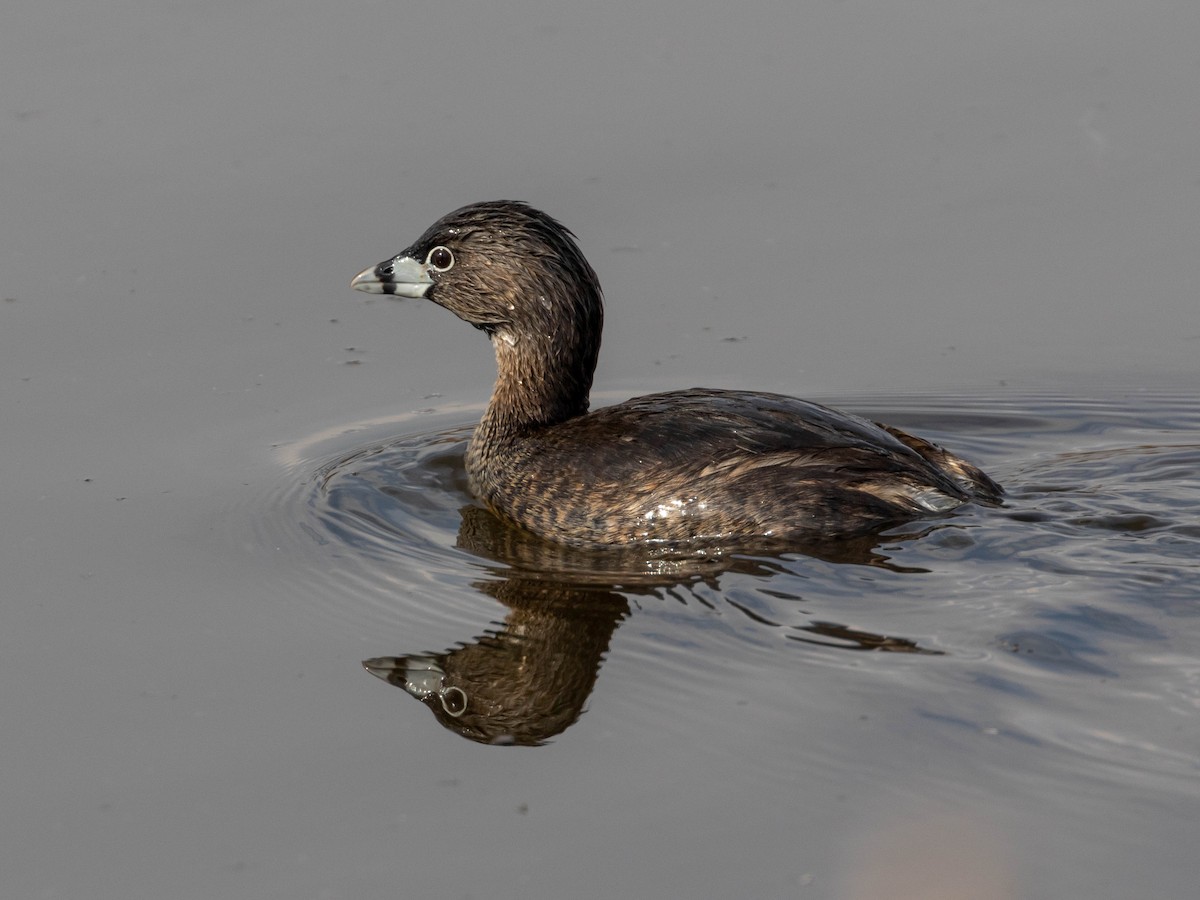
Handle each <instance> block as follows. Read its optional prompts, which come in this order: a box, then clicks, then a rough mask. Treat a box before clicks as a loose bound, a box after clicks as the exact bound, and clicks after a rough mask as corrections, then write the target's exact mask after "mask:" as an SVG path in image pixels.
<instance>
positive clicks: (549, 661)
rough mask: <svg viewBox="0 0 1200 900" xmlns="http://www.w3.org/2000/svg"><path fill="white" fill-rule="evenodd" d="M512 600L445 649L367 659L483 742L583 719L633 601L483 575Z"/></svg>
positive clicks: (534, 738)
mask: <svg viewBox="0 0 1200 900" xmlns="http://www.w3.org/2000/svg"><path fill="white" fill-rule="evenodd" d="M476 586H477V587H478V588H479V589H480V590H481V591H483V592H484V593H486V594H488V595H490V596H492V597H494V598H495V599H497V600H499V601H500V602H501V603H503V604H504V605H505V606H507V607H508V608H509V612H508V615H507V617H506V618H505V620H504V624H503V626H502V627H501V628H499V629H497V630H496V631H495V632H493V633H491V634H484V635H482V636H480V637H478V638H476V640H475V641H474V642H473V643H470V644H464V645H462V646H460V647H458V648H456V649H453V650H448V651H446V652H445V653H439V654H433V655H426V656H421V655H409V656H396V657H384V658H379V659H368V660H366V661H365V662H364V663H363V666H364V667H365V668H366V669H367V671H368V672H370V673H371V674H372V675H377V676H379V677H380V678H382V679H384V680H385V681H387V682H388V683H389V684H394V685H395V686H396V687H400V688H404V689H405V690H406V691H408V693H410V694H412V696H414V697H416V698H417V699H418V700H420V701H422V702H423V703H424V704H425V705H426V706H428V707H429V708H430V709H431V710H433V714H434V716H435V717H436V718H437V720H438V721H439V722H440V723H441V724H442V725H443V726H444V727H445V728H448V729H449V730H451V731H454V732H457V733H458V734H461V735H462V736H463V737H466V738H470V739H471V740H473V741H479V742H480V743H484V744H521V745H527V746H528V745H536V744H541V743H544V742H545V741H546V739H548V738H550V737H553V736H554V735H556V734H559V733H561V732H562V731H564V730H565V729H567V728H568V727H570V726H571V725H572V724H574V722H575V720H576V719H578V718H579V715H580V713H582V712H583V707H584V704H585V703H586V702H587V698H588V696H589V695H590V694H591V692H592V686H593V685H594V684H595V683H596V675H597V674H598V673H599V671H600V660H601V657H602V656H603V654H604V652H605V651H606V650H607V649H608V641H609V638H611V637H612V633H613V631H614V630H615V629H616V627H617V623H618V622H619V621H620V620H621V619H622V618H623V617H624V616H625V615H626V614H627V613H628V611H629V607H628V606H627V605H626V602H625V598H624V597H622V596H621V595H620V594H616V593H613V592H606V591H600V590H585V589H571V588H559V587H558V586H555V585H553V584H546V583H539V582H535V581H529V580H525V579H512V580H508V581H492V582H487V581H485V582H479V583H477V585H476Z"/></svg>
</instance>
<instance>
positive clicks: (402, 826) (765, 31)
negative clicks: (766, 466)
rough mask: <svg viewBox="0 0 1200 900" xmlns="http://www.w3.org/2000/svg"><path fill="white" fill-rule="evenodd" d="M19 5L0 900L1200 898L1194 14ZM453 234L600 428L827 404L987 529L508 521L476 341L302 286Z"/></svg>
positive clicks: (418, 313) (9, 98)
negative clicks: (553, 529) (596, 294)
mask: <svg viewBox="0 0 1200 900" xmlns="http://www.w3.org/2000/svg"><path fill="white" fill-rule="evenodd" d="M21 6H22V8H21V9H20V10H19V14H16V13H15V14H14V15H13V16H10V17H9V18H10V19H11V21H6V23H5V27H4V28H0V81H2V83H3V84H4V85H5V93H4V98H5V99H4V102H3V103H0V146H2V147H3V152H2V154H0V167H2V168H3V174H4V177H2V178H0V200H2V202H3V209H4V211H5V215H4V216H2V217H0V498H2V499H3V507H2V508H3V515H2V516H0V571H2V572H3V573H4V579H3V582H2V586H0V612H2V613H3V628H0V719H2V721H3V723H4V742H3V754H0V800H2V802H3V809H4V815H3V816H2V817H0V896H2V897H5V898H7V897H16V898H26V897H28V898H38V900H53V898H75V897H88V898H95V900H110V898H111V900H131V898H132V900H141V898H146V900H158V898H163V897H169V898H176V900H191V898H196V900H209V898H214V897H220V898H226V897H228V898H242V897H245V898H254V900H264V898H280V900H283V898H287V900H291V898H295V897H318V898H325V900H336V898H361V897H376V896H388V897H418V898H433V900H463V898H466V897H474V898H484V897H487V898H499V900H505V898H517V897H519V898H522V900H525V898H561V897H571V898H580V900H606V898H612V897H678V896H686V897H690V898H698V900H708V898H713V900H718V898H728V897H756V898H757V897H762V898H772V900H774V898H787V900H795V898H804V900H809V898H811V900H827V898H833V900H848V898H850V900H853V898H859V897H878V896H885V895H886V896H889V897H893V898H900V897H904V896H905V895H906V892H907V896H912V897H920V898H922V900H929V898H940V897H953V898H959V897H972V898H977V900H978V898H985V900H991V898H1000V897H1004V898H1012V897H1020V898H1026V897H1028V898H1061V897H1081V896H1084V897H1089V898H1093V900H1108V898H1111V900H1126V898H1128V897H1155V898H1171V900H1174V898H1187V900H1191V898H1193V897H1194V896H1195V895H1196V877H1195V876H1196V871H1197V865H1196V859H1195V856H1196V853H1195V850H1196V838H1195V823H1196V821H1197V819H1198V818H1200V798H1198V797H1197V787H1196V785H1197V782H1198V779H1197V772H1196V763H1195V760H1196V759H1197V753H1198V750H1200V740H1198V737H1200V736H1198V734H1197V710H1196V701H1197V690H1198V688H1197V684H1198V681H1200V675H1198V667H1197V659H1196V657H1197V647H1200V641H1198V640H1197V637H1198V635H1197V627H1196V624H1195V623H1196V607H1197V596H1196V594H1197V590H1196V588H1195V583H1196V580H1197V579H1196V578H1195V575H1196V571H1195V559H1196V553H1195V550H1196V546H1195V545H1196V527H1197V525H1196V514H1195V510H1196V509H1197V503H1196V500H1197V497H1196V492H1197V483H1198V481H1200V478H1198V477H1197V465H1196V463H1197V453H1196V449H1195V448H1196V446H1197V444H1200V439H1198V438H1197V433H1198V429H1197V415H1196V413H1197V401H1196V399H1195V398H1196V396H1197V390H1196V388H1197V385H1198V384H1200V367H1198V366H1197V358H1198V356H1197V348H1198V347H1200V343H1198V339H1200V304H1197V301H1196V290H1195V286H1196V285H1197V284H1200V254H1197V253H1196V235H1197V215H1196V210H1197V209H1198V208H1200V207H1198V204H1197V199H1198V198H1197V180H1196V172H1197V165H1196V152H1195V148H1196V147H1197V146H1200V118H1198V117H1197V116H1196V114H1195V109H1196V100H1195V98H1196V96H1197V95H1198V93H1200V78H1198V75H1200V70H1198V69H1197V67H1196V52H1195V48H1196V46H1197V43H1198V40H1200V7H1198V6H1197V5H1196V4H1195V3H1194V2H1190V0H1162V2H1156V3H1152V4H1136V5H1135V4H1129V3H1120V2H1115V0H1093V2H1091V3H1088V4H1078V3H1077V4H1065V3H1045V2H1032V0H1010V2H1007V3H1003V4H997V3H990V4H989V3H975V4H961V3H939V2H924V3H917V4H895V3H887V2H881V0H861V2H858V3H854V4H846V3H840V4H839V3H802V4H779V3H773V2H770V0H751V2H748V3H740V4H736V5H731V4H710V5H709V7H708V8H704V9H698V8H697V7H695V6H694V5H689V6H688V7H686V8H685V7H684V6H683V5H682V4H670V3H663V4H656V5H654V6H653V7H647V6H646V5H645V4H631V3H620V2H613V3H608V4H603V5H600V4H593V5H587V6H582V5H563V4H551V3H546V2H544V0H512V2H510V3H506V4H504V5H503V6H500V5H497V4H494V3H493V4H485V3H479V2H463V3H459V4H451V5H448V4H442V5H440V6H438V7H437V8H436V9H433V8H430V9H420V10H418V9H416V8H415V7H411V5H406V4H396V3H379V2H375V0H345V2H342V3H338V4H336V5H335V4H328V3H325V4H321V3H310V2H304V0H297V2H291V3H287V4H283V3H279V2H277V0H262V2H256V3H251V4H241V5H228V4H227V5H224V6H219V7H214V6H213V5H212V4H181V3H174V4H161V3H150V2H147V0H110V2H108V3H104V4H91V5H89V4H78V3H76V4H22V5H21ZM500 197H509V198H513V199H523V200H527V201H529V202H531V203H533V204H534V205H536V206H538V207H540V208H543V209H546V210H547V211H548V212H550V213H551V214H553V215H555V216H556V217H557V218H559V219H561V220H562V221H563V222H564V223H565V224H567V225H568V226H569V227H570V228H571V229H572V230H574V231H575V232H576V234H577V235H578V236H579V240H580V244H581V246H582V248H583V250H584V252H585V253H586V254H587V256H588V259H589V260H590V262H591V263H592V265H593V266H594V267H595V269H596V271H597V272H598V273H599V275H600V278H601V282H602V284H603V285H604V288H605V297H606V304H607V321H606V330H605V336H604V347H603V350H602V352H601V358H600V367H599V370H598V371H597V377H596V385H597V389H598V391H599V392H600V393H599V395H598V397H597V398H596V399H595V404H597V405H598V404H600V403H606V402H613V401H616V400H620V399H624V398H626V397H630V396H633V395H635V394H640V393H647V392H651V391H659V390H670V389H678V388H688V387H692V386H695V385H704V386H710V387H718V388H732V389H749V390H765V391H775V392H779V393H784V394H791V395H797V396H802V397H806V398H812V399H817V400H821V401H825V402H829V403H831V404H833V405H836V406H840V407H844V408H846V409H849V410H851V411H854V412H859V413H863V414H866V415H869V416H872V417H876V418H879V419H882V420H884V421H888V422H891V423H894V424H896V425H899V426H902V427H906V428H909V429H911V430H913V431H915V432H917V433H919V434H922V435H925V436H928V437H932V438H935V439H938V440H940V441H942V442H943V443H945V444H946V445H947V446H949V447H951V448H953V449H954V450H956V451H959V452H962V453H963V454H964V455H967V456H968V457H971V458H973V459H975V460H977V461H979V462H980V463H982V464H984V465H985V466H986V468H987V470H988V471H989V472H990V473H991V474H994V475H995V476H996V477H997V478H999V479H1000V480H1001V481H1003V482H1004V483H1005V485H1006V486H1007V487H1008V489H1009V496H1008V501H1007V505H1006V506H1005V507H1004V508H1002V509H998V510H977V509H967V510H964V511H962V512H961V513H960V514H959V515H956V516H954V517H952V518H949V519H944V520H931V521H928V522H924V523H920V524H917V525H913V526H910V527H904V528H900V529H896V530H894V531H893V532H892V533H889V534H887V535H884V536H883V537H882V538H881V539H880V540H879V541H878V542H876V543H874V544H873V545H870V544H867V543H859V544H856V545H850V546H846V545H840V546H836V547H833V546H826V547H822V548H808V549H809V551H810V552H809V553H792V554H784V555H774V556H771V555H762V556H755V555H753V554H747V553H741V554H726V555H724V556H721V557H720V558H716V559H710V560H707V561H703V562H702V561H693V562H691V563H689V564H687V565H681V564H679V563H678V562H674V561H670V560H664V559H637V558H623V559H620V560H613V559H599V558H596V557H594V556H587V555H580V554H573V553H559V552H551V551H549V550H548V549H547V548H546V547H544V546H541V545H538V544H536V543H531V542H528V541H522V540H519V539H518V536H516V535H514V534H513V533H512V532H511V531H509V530H507V529H505V528H503V527H502V526H501V525H499V524H498V523H497V522H496V521H495V520H494V519H491V518H489V517H488V516H486V515H484V514H482V513H481V512H480V511H479V510H478V509H477V508H476V507H475V505H474V504H473V503H472V502H471V501H470V499H469V498H468V497H467V495H466V493H465V490H464V484H463V481H462V472H461V454H462V444H463V441H464V440H465V437H466V433H467V432H466V430H465V429H467V428H469V427H470V425H471V424H472V423H473V422H474V421H475V420H476V419H477V417H478V415H479V412H480V410H481V404H482V403H483V402H484V401H485V399H486V397H487V392H488V388H489V386H490V384H491V379H492V377H493V372H494V370H493V362H492V359H491V354H490V352H489V350H488V348H487V346H486V343H485V341H484V340H483V338H482V337H481V336H480V335H479V334H478V333H477V332H474V331H473V330H472V329H469V328H467V327H466V326H464V325H463V324H462V323H461V322H459V321H457V320H455V319H454V318H453V317H452V316H449V315H447V314H446V313H445V311H444V310H440V309H438V308H436V307H434V306H432V305H430V304H419V303H408V304H397V303H385V302H383V301H378V302H371V301H370V300H367V301H366V302H364V299H363V295H361V294H358V293H356V292H354V291H352V290H351V289H350V288H349V280H350V278H351V277H352V276H353V275H354V273H355V272H358V271H360V270H361V269H362V268H364V267H365V266H367V265H369V264H373V263H375V262H377V261H378V260H380V259H385V258H387V257H388V256H389V255H390V254H392V253H395V252H396V251H397V250H399V249H400V248H401V247H403V246H406V245H407V244H408V243H410V242H411V241H412V240H413V239H414V238H415V237H416V236H417V235H419V234H420V233H421V232H422V231H423V230H424V229H425V228H426V227H427V226H428V225H429V224H430V223H431V222H432V221H433V220H434V219H436V218H437V217H439V216H441V215H443V214H444V213H446V212H448V211H449V210H451V209H454V208H456V207H458V206H460V205H462V204H465V203H470V202H474V201H479V200H487V199H496V198H500ZM448 652H449V654H452V656H450V657H447V653H448ZM400 658H405V659H407V660H408V662H409V665H411V667H412V673H413V678H414V680H415V681H416V683H417V685H418V687H419V690H418V691H417V692H418V693H420V694H422V696H424V697H425V700H424V702H422V701H421V700H418V699H414V698H413V697H412V696H410V695H408V694H407V693H406V692H405V691H402V690H397V689H395V688H394V687H391V686H390V685H389V683H388V682H387V681H385V680H382V679H381V678H378V677H375V675H373V674H371V672H370V671H367V670H365V669H364V667H363V661H364V660H375V661H377V662H375V663H373V668H374V670H375V671H376V672H378V674H380V675H384V676H389V675H394V674H395V671H396V664H395V663H394V662H387V661H389V660H396V659H400ZM435 663H436V664H438V665H440V666H441V667H442V668H444V669H445V670H446V672H447V673H448V675H447V677H450V676H453V678H454V679H457V680H456V681H455V683H453V684H449V685H447V684H443V683H441V682H440V681H439V676H438V675H437V672H436V671H435V670H434V669H433V668H432V666H433V665H434V664H435ZM497 673H502V674H497ZM556 679H557V680H556ZM439 691H440V693H439ZM464 699H465V701H466V703H467V706H466V707H465V708H464V707H463V706H462V704H463V702H464ZM472 700H474V701H475V702H476V703H477V704H479V705H482V704H483V703H484V701H486V703H487V704H489V705H488V706H487V709H488V710H490V715H489V716H488V717H479V716H475V715H474V714H473V712H472V710H473V709H474V707H471V706H470V703H471V701H472ZM460 709H462V710H464V711H462V712H461V713H460ZM489 722H492V723H495V722H500V723H501V724H500V727H499V728H495V727H492V728H489V727H488V726H489ZM464 732H465V733H466V735H467V737H464ZM469 738H474V739H469ZM495 738H499V739H500V740H501V741H502V742H504V743H506V744H507V745H506V746H492V745H491V744H490V743H485V741H487V742H490V741H492V740H493V739H495ZM513 744H517V746H513Z"/></svg>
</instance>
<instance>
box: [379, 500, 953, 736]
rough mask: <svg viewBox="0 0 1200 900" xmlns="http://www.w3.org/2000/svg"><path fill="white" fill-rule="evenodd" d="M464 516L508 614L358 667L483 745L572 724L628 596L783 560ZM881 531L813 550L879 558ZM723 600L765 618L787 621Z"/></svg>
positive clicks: (872, 640)
mask: <svg viewBox="0 0 1200 900" xmlns="http://www.w3.org/2000/svg"><path fill="white" fill-rule="evenodd" d="M461 515H462V524H461V527H460V529H459V534H458V546H459V548H461V549H464V550H467V551H469V552H470V553H472V554H474V555H476V556H480V557H483V558H484V559H487V560H490V561H491V562H492V563H493V565H489V566H488V569H489V571H490V572H491V574H492V575H493V576H494V579H489V580H486V581H477V582H475V583H474V585H473V586H474V587H475V588H476V589H478V590H479V591H481V592H482V593H484V594H486V595H488V596H489V597H492V598H493V599H495V600H497V601H499V602H500V603H502V604H503V605H504V606H506V607H507V608H508V610H509V612H508V614H507V616H506V617H505V620H504V623H503V625H502V626H501V627H500V628H498V629H496V630H495V631H492V632H490V633H487V634H484V635H481V636H480V637H478V638H476V640H475V641H474V642H473V643H469V644H463V645H461V646H459V647H458V648H456V649H452V650H447V651H446V652H444V653H437V654H408V655H402V656H394V657H377V658H374V659H368V660H365V661H364V662H363V667H364V668H366V670H367V671H368V672H370V673H371V674H372V675H375V676H377V677H379V678H382V679H383V680H384V681H387V682H388V683H389V684H392V685H395V686H396V687H399V688H403V689H404V690H405V691H407V692H408V693H409V694H411V695H412V696H414V697H416V698H417V699H418V700H420V701H421V702H423V703H424V704H425V705H426V706H428V707H429V708H430V709H431V710H432V711H433V714H434V716H435V717H436V718H437V720H438V721H439V722H440V723H441V724H442V726H443V727H445V728H447V729H449V730H450V731H453V732H456V733H457V734H460V735H462V736H463V737H466V738H469V739H470V740H473V741H478V742H480V743H485V744H516V745H522V746H532V745H537V744H542V743H544V742H545V741H546V740H547V739H549V738H551V737H553V736H554V735H557V734H560V733H561V732H563V731H564V730H566V729H567V728H569V727H570V726H571V725H572V724H574V722H575V721H576V720H577V719H578V718H579V716H580V714H581V713H582V712H583V709H584V705H585V704H586V702H587V699H588V696H589V695H590V694H591V691H592V687H593V685H594V684H595V682H596V677H597V675H598V674H599V671H600V666H601V662H602V658H603V655H604V653H605V651H606V650H607V649H608V644H609V640H610V639H611V637H612V634H613V632H614V631H615V630H616V627H617V625H618V623H619V622H620V621H621V620H622V619H623V618H624V617H625V616H626V615H628V613H629V604H628V602H627V600H626V595H651V594H656V593H659V592H660V591H663V590H671V589H675V590H678V589H680V588H686V587H687V586H688V585H693V584H700V583H703V584H709V585H712V586H714V587H715V584H716V582H715V579H716V576H717V575H718V574H720V573H722V572H726V571H734V570H736V571H740V572H743V573H750V574H762V575H765V574H768V573H770V571H771V570H772V569H773V568H775V567H778V566H779V561H778V560H771V559H769V558H764V559H756V558H751V557H746V556H736V555H723V554H720V553H715V552H714V553H710V554H707V555H702V556H695V557H686V558H678V557H675V558H672V557H667V556H656V555H655V554H654V553H652V552H642V553H637V552H635V551H633V550H627V551H623V552H622V553H621V554H620V555H617V554H603V553H597V552H596V551H587V550H576V549H572V548H569V547H564V546H562V545H558V544H553V543H550V542H547V541H543V540H541V539H539V538H538V537H536V536H535V535H532V534H530V533H528V532H525V531H522V530H520V529H517V528H515V527H513V526H510V525H509V524H507V523H506V522H504V521H503V520H501V519H499V518H498V517H497V516H495V515H494V514H492V513H491V512H490V511H488V510H485V509H481V508H479V507H476V506H467V507H464V508H463V509H462V510H461ZM877 542H878V539H877V538H875V539H871V538H863V537H862V536H859V537H857V538H855V539H853V540H850V541H847V542H845V543H843V544H842V545H840V546H837V545H834V544H832V543H830V544H825V545H823V546H821V547H820V548H817V549H818V551H819V554H820V557H821V558H823V559H826V560H830V561H838V562H847V563H857V564H860V565H885V564H886V559H885V558H884V557H882V556H881V555H879V554H878V553H876V552H875V547H876V545H877ZM795 599H799V598H795ZM730 605H731V606H733V607H734V608H735V609H738V610H740V611H741V612H743V613H744V614H745V615H747V616H748V617H751V618H753V619H754V620H755V621H756V622H759V623H760V624H771V625H773V626H774V627H785V626H782V625H779V624H778V623H770V622H768V621H767V620H766V619H764V618H763V617H762V616H761V615H760V614H758V613H755V612H754V611H753V610H750V609H748V608H746V607H744V606H741V605H739V604H737V603H735V602H732V601H731V602H730ZM791 627H792V628H794V629H795V630H797V631H798V632H801V633H802V634H798V635H795V637H796V639H797V640H801V641H806V642H809V643H819V644H824V645H825V646H829V647H838V648H849V649H855V650H882V651H892V652H898V653H934V652H936V651H930V650H925V649H923V648H920V647H918V646H917V644H916V643H915V642H913V641H911V640H907V639H904V638H894V637H888V636H886V635H878V634H871V633H869V632H865V631H861V630H858V629H852V628H848V627H846V626H843V625H839V624H836V623H831V622H820V623H816V622H814V623H809V624H806V625H802V626H791ZM802 635H807V636H802ZM813 635H817V636H821V637H823V638H824V640H820V639H818V638H817V637H813Z"/></svg>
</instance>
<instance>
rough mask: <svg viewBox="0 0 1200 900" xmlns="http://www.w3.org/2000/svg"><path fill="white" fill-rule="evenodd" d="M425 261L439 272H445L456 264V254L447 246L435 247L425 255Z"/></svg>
mask: <svg viewBox="0 0 1200 900" xmlns="http://www.w3.org/2000/svg"><path fill="white" fill-rule="evenodd" d="M425 262H427V263H429V265H430V267H431V268H433V269H436V270H437V271H438V272H445V271H446V270H447V269H449V268H450V267H451V266H452V265H454V254H453V253H451V252H450V250H449V248H447V247H434V248H433V249H432V250H430V251H429V255H428V256H427V257H425Z"/></svg>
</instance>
